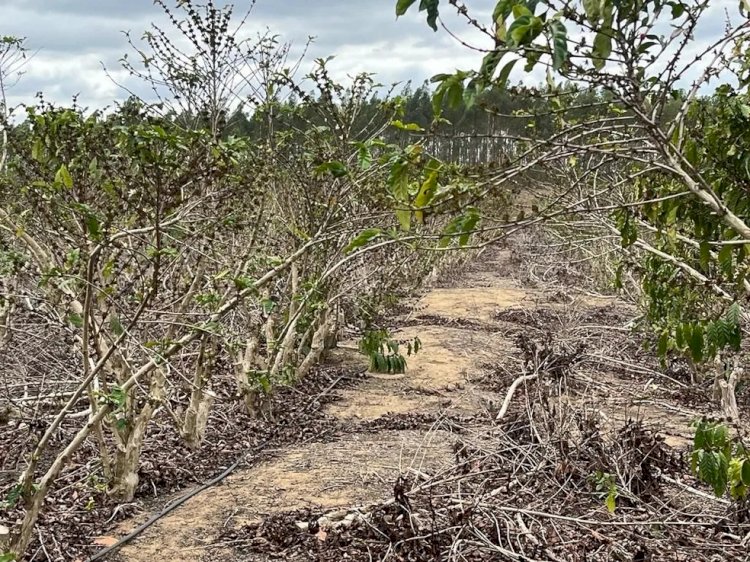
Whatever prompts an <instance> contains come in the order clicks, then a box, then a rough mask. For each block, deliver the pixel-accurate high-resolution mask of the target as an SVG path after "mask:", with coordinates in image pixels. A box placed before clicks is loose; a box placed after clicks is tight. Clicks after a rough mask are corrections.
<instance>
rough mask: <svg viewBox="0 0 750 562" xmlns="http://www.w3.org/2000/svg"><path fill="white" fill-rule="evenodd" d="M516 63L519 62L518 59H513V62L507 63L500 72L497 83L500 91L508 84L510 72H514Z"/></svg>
mask: <svg viewBox="0 0 750 562" xmlns="http://www.w3.org/2000/svg"><path fill="white" fill-rule="evenodd" d="M516 62H518V59H513V60H512V61H510V62H508V63H506V64H505V66H503V68H502V70H501V71H500V74H498V76H497V80H496V81H495V86H496V87H497V88H499V89H500V90H504V89H505V85H506V84H507V83H508V77H509V76H510V72H511V70H513V65H515V64H516Z"/></svg>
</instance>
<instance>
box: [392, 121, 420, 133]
mask: <svg viewBox="0 0 750 562" xmlns="http://www.w3.org/2000/svg"><path fill="white" fill-rule="evenodd" d="M391 126H392V127H396V128H397V129H401V130H402V131H416V132H421V131H424V129H423V128H422V127H420V126H419V125H417V124H416V123H404V122H403V121H401V120H399V119H394V120H393V121H391Z"/></svg>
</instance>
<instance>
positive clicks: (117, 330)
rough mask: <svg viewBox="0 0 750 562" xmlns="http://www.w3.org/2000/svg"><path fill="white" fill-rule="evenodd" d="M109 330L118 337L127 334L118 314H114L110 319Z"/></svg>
mask: <svg viewBox="0 0 750 562" xmlns="http://www.w3.org/2000/svg"><path fill="white" fill-rule="evenodd" d="M109 329H110V330H112V333H113V334H114V335H115V336H117V337H119V336H121V335H122V334H124V333H125V328H123V326H122V322H120V318H119V317H118V316H117V315H116V314H113V315H112V316H110V318H109Z"/></svg>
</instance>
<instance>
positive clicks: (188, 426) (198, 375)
mask: <svg viewBox="0 0 750 562" xmlns="http://www.w3.org/2000/svg"><path fill="white" fill-rule="evenodd" d="M216 352H217V345H216V338H215V336H206V337H204V338H203V340H202V341H201V347H200V352H199V353H198V365H197V366H196V368H195V376H194V377H193V385H192V392H191V393H190V404H189V405H188V409H187V412H186V413H185V418H184V420H183V423H182V428H181V429H180V435H181V437H182V438H183V439H184V440H185V442H186V443H187V445H188V447H190V448H191V449H193V450H194V451H195V450H197V449H199V448H200V446H201V445H202V444H203V439H204V437H205V435H206V425H207V424H208V415H209V414H210V412H211V407H212V406H213V404H214V402H215V400H216V395H215V394H214V393H213V392H211V390H210V389H208V388H207V385H208V383H209V382H210V380H211V375H212V372H213V368H214V365H215V364H216V361H215V359H216Z"/></svg>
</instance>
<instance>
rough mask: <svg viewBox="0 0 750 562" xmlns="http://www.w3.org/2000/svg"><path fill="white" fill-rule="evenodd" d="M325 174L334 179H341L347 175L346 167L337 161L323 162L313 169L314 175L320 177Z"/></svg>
mask: <svg viewBox="0 0 750 562" xmlns="http://www.w3.org/2000/svg"><path fill="white" fill-rule="evenodd" d="M326 172H328V173H330V174H331V175H332V176H333V177H334V178H343V177H344V176H346V175H347V174H348V173H349V172H348V170H347V168H346V165H345V164H344V163H343V162H339V161H334V162H325V163H323V164H321V165H320V166H318V167H317V168H315V173H316V174H319V175H322V174H324V173H326Z"/></svg>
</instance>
